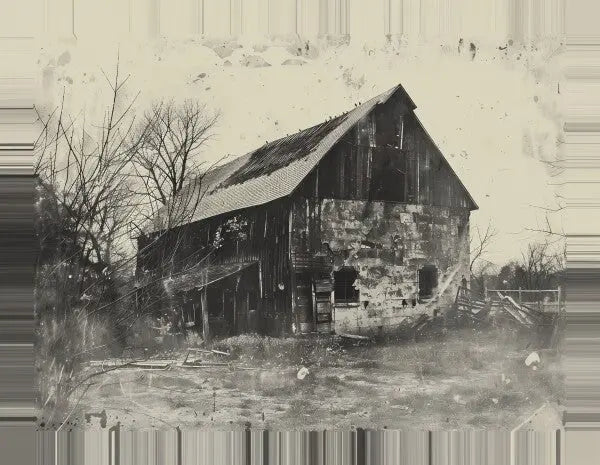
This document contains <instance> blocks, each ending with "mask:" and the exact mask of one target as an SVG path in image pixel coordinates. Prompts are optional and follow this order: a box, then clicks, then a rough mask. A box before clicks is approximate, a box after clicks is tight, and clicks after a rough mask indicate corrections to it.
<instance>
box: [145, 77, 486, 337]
mask: <svg viewBox="0 0 600 465" xmlns="http://www.w3.org/2000/svg"><path fill="white" fill-rule="evenodd" d="M415 108H416V105H415V104H414V102H413V101H412V99H411V98H410V96H409V95H408V94H407V92H406V91H405V89H404V88H403V87H402V86H401V85H398V86H396V87H394V88H392V89H389V90H388V91H386V92H384V93H382V94H380V95H378V96H376V97H374V98H372V99H371V100H369V101H367V102H365V103H362V104H360V105H357V106H355V107H354V108H353V109H352V110H350V111H348V112H346V113H343V114H342V115H340V116H337V117H335V118H330V119H329V120H327V121H325V122H323V123H321V124H318V125H316V126H313V127H310V128H308V129H305V130H302V131H299V132H298V133H295V134H292V135H288V136H286V137H284V138H281V139H278V140H276V141H273V142H268V143H266V144H265V145H263V146H262V147H260V148H257V149H256V150H254V151H252V152H250V153H248V154H246V155H243V156H241V157H239V158H236V159H233V160H232V161H230V162H228V163H224V164H221V165H219V166H217V167H215V168H214V169H212V170H210V171H208V172H207V173H206V174H205V175H204V176H202V177H201V178H199V179H198V180H196V181H193V182H190V183H189V184H188V185H187V186H186V187H185V188H184V189H183V190H182V192H181V193H180V195H179V196H178V198H176V199H173V200H172V202H171V207H170V208H166V209H165V211H164V212H162V214H161V215H158V216H157V219H156V220H155V221H154V222H153V226H152V227H151V228H150V229H149V230H148V231H147V234H144V235H143V236H141V237H139V238H138V248H139V253H138V257H139V258H138V263H137V274H138V277H139V279H140V282H143V279H144V277H145V276H154V278H153V280H154V282H159V283H160V285H161V286H162V289H163V290H164V292H163V294H162V297H157V298H155V299H154V300H153V304H154V305H157V306H158V307H160V308H163V309H164V308H166V307H168V308H172V309H175V311H176V312H178V313H180V314H181V319H182V321H183V322H184V323H185V326H186V327H188V328H195V329H197V330H198V331H201V332H202V333H203V334H204V336H205V337H207V338H208V337H212V336H215V335H217V336H223V335H235V334H240V333H246V332H254V333H259V334H268V335H292V334H306V333H332V332H354V333H370V332H373V331H381V330H382V329H386V328H393V327H394V325H397V324H400V322H401V321H402V320H404V319H405V318H406V317H408V316H414V315H416V314H419V313H423V312H427V313H430V312H432V311H434V309H436V308H442V309H443V308H444V306H446V305H447V304H448V303H449V301H450V300H452V299H454V296H455V293H456V290H457V287H458V285H459V284H460V282H461V280H462V279H463V278H464V277H468V267H469V217H470V212H471V211H472V210H475V209H477V205H476V203H475V201H474V200H473V198H472V197H471V195H470V194H469V192H468V191H467V189H466V188H465V186H464V185H463V183H462V182H461V180H460V179H459V178H458V176H457V175H456V173H455V172H454V171H453V169H452V168H451V166H450V164H449V163H448V162H447V160H446V159H445V157H444V155H443V154H442V153H441V152H440V150H439V149H438V147H437V146H436V144H435V142H434V141H433V140H432V139H431V137H430V136H429V134H428V133H427V131H426V130H425V128H424V127H423V125H422V124H421V122H420V121H419V119H418V118H417V116H416V114H415V112H414V110H415ZM165 261H168V263H169V266H165ZM159 268H160V269H161V271H160V272H159V273H158V274H159V277H158V279H157V278H156V270H157V269H159ZM143 287H146V288H147V285H146V284H144V285H143Z"/></svg>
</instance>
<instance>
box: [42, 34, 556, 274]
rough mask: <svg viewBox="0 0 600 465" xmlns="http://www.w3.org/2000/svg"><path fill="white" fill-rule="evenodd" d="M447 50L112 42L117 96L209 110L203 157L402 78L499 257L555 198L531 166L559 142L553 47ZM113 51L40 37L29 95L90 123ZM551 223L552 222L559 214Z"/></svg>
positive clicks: (257, 141)
mask: <svg viewBox="0 0 600 465" xmlns="http://www.w3.org/2000/svg"><path fill="white" fill-rule="evenodd" d="M209 45H210V44H209ZM457 45H458V44H451V45H450V44H449V45H447V46H444V47H441V46H439V45H435V46H434V45H430V46H420V47H400V46H387V47H382V46H381V44H378V45H377V46H374V45H370V46H364V44H362V43H361V44H358V43H356V42H353V43H352V44H350V45H341V46H325V45H324V44H317V45H315V44H309V50H308V52H307V51H306V48H305V47H304V49H303V55H304V56H302V57H297V56H295V52H296V50H297V47H296V46H295V45H290V44H289V43H279V44H278V43H266V42H262V43H257V42H252V43H251V42H248V43H240V47H239V48H236V47H230V46H226V47H220V48H218V47H215V46H207V44H203V43H202V42H200V41H199V40H198V41H191V40H185V41H183V40H181V41H176V40H171V41H167V40H164V39H163V40H161V41H159V42H147V41H146V42H140V43H134V42H131V41H130V42H127V43H124V44H120V45H119V47H118V49H119V53H120V56H121V58H120V61H121V68H122V72H123V73H128V74H131V78H130V80H129V82H128V92H129V93H130V94H131V95H133V94H135V93H137V92H138V91H139V92H140V95H139V97H138V105H137V107H136V108H137V111H138V112H141V111H142V110H143V107H144V106H146V105H148V104H149V103H150V102H151V101H153V100H155V99H161V98H167V99H168V98H175V99H183V98H187V97H193V98H197V99H199V100H201V101H203V102H206V104H207V105H208V106H209V107H210V108H212V109H215V110H219V111H220V113H221V118H220V121H219V124H218V127H217V135H216V137H215V139H214V140H213V141H212V143H211V145H210V147H208V148H207V150H206V151H205V153H204V155H205V156H206V158H207V159H212V160H215V159H219V158H221V157H222V156H224V155H227V154H231V155H232V156H235V155H241V154H243V153H245V152H247V151H250V150H252V149H253V148H256V147H257V146H260V145H262V144H263V143H264V142H265V141H267V140H268V141H271V140H274V139H276V138H278V137H282V136H285V135H286V134H288V133H292V132H296V131H298V130H299V129H302V128H305V127H308V126H310V125H313V124H316V123H318V122H320V121H323V120H325V119H327V118H329V116H333V115H336V114H340V113H341V112H343V111H346V110H349V109H351V108H353V107H354V104H355V103H358V102H364V101H366V100H368V99H369V98H371V97H373V96H375V95H376V94H378V93H380V92H383V91H385V90H387V89H388V88H390V87H392V86H394V85H396V84H398V83H401V84H403V85H404V86H405V88H406V89H407V91H408V92H409V94H410V95H411V97H412V98H413V100H414V101H415V103H416V105H417V110H416V111H417V115H418V116H419V118H420V119H421V121H422V122H423V124H424V126H425V128H426V129H427V130H428V131H429V133H430V134H431V136H432V137H433V139H434V140H435V142H436V143H437V144H438V146H439V147H440V148H441V150H442V152H443V153H444V154H445V156H446V158H447V159H448V161H449V162H450V164H451V165H452V166H453V168H454V169H455V170H456V172H457V173H458V175H459V176H460V177H461V179H462V181H463V183H464V184H465V185H466V186H467V188H468V189H469V191H470V192H471V194H472V196H473V197H474V199H475V201H476V202H477V203H478V205H479V208H480V209H479V211H477V212H474V213H473V216H472V230H474V229H475V228H477V227H479V228H483V229H485V227H486V226H487V224H488V222H489V221H491V222H492V223H493V225H494V227H495V228H496V229H497V230H498V232H499V234H498V236H497V238H496V240H495V242H494V243H493V245H492V247H491V249H490V253H489V256H488V259H489V260H490V261H492V262H494V263H497V264H503V263H505V262H506V261H507V260H509V259H512V258H516V257H518V256H519V255H520V253H521V250H522V248H523V247H524V246H526V244H527V243H528V242H529V241H531V240H539V239H542V236H540V235H539V234H534V233H532V232H528V231H526V229H527V228H530V229H536V228H538V227H540V226H544V224H545V212H544V210H543V209H542V208H553V207H555V205H556V201H555V196H554V194H555V189H556V187H555V186H554V185H553V184H555V183H556V182H557V179H555V178H554V177H552V176H551V175H550V173H549V171H548V169H547V165H546V164H545V163H544V161H548V160H552V159H553V157H555V156H556V154H557V150H558V149H559V148H560V145H559V144H558V142H557V141H558V139H559V137H560V123H559V118H560V106H559V103H558V97H559V95H558V82H559V79H560V76H559V75H558V72H557V71H556V69H557V67H556V64H555V63H554V58H553V55H552V50H553V48H552V47H553V46H552V44H548V46H547V47H546V48H543V47H540V49H539V50H535V51H529V52H527V53H525V52H524V51H523V50H522V49H516V48H514V47H513V48H511V47H508V48H507V49H506V50H499V49H498V47H497V45H496V44H491V43H490V44H487V45H486V44H482V43H481V42H479V43H478V48H477V50H476V52H475V57H474V58H473V57H472V54H471V51H470V50H469V46H468V44H465V47H464V48H463V50H462V51H461V52H460V53H459V50H458V48H457ZM65 52H66V53H65ZM116 55H117V46H116V45H114V44H113V45H107V44H106V43H98V42H96V43H93V44H85V43H80V44H78V45H73V44H70V45H69V44H66V43H56V44H54V45H51V46H47V47H46V48H45V49H44V50H42V53H41V55H40V61H39V66H40V71H41V72H40V89H41V92H40V95H39V98H38V102H43V103H45V104H46V105H50V106H51V105H55V104H56V103H57V102H58V99H59V97H60V96H61V95H62V92H63V90H64V92H65V95H66V102H67V105H68V108H69V109H70V111H71V112H72V113H73V114H77V113H78V112H80V111H85V114H86V118H88V120H90V118H93V117H94V115H97V114H98V112H99V111H101V110H102V108H103V107H104V105H106V102H107V100H106V97H107V93H106V91H107V89H108V88H107V85H106V81H105V79H104V77H103V74H102V72H101V69H103V70H104V71H105V72H106V73H107V74H108V75H111V73H112V72H113V70H114V66H115V62H116ZM286 60H293V61H292V62H289V61H288V62H287V63H288V64H283V63H284V62H286ZM300 60H301V62H302V64H299V63H300ZM267 63H268V64H269V65H270V66H261V65H265V64H267ZM540 207H542V208H540ZM552 224H553V227H554V228H556V229H558V228H560V224H559V222H558V219H552Z"/></svg>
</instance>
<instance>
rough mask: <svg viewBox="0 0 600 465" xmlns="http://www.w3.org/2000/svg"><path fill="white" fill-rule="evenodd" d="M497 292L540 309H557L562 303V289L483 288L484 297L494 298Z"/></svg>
mask: <svg viewBox="0 0 600 465" xmlns="http://www.w3.org/2000/svg"><path fill="white" fill-rule="evenodd" d="M498 293H501V294H502V295H505V296H510V297H512V298H513V299H514V300H515V301H516V302H517V303H519V304H523V305H527V306H534V307H537V308H538V309H540V310H546V311H554V310H556V311H558V310H559V309H560V308H561V307H562V305H563V304H564V296H563V293H562V289H561V287H560V286H558V287H557V288H556V289H523V288H519V289H487V288H486V289H485V293H484V294H485V298H486V300H487V299H491V300H495V299H497V298H498Z"/></svg>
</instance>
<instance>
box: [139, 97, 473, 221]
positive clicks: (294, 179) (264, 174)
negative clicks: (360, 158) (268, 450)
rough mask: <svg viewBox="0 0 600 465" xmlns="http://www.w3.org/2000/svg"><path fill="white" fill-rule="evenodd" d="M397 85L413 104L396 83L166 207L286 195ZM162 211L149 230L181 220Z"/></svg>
mask: <svg viewBox="0 0 600 465" xmlns="http://www.w3.org/2000/svg"><path fill="white" fill-rule="evenodd" d="M398 90H401V91H402V92H403V93H404V94H405V96H406V97H407V99H408V100H409V102H410V103H411V105H412V106H413V108H416V105H414V103H413V102H412V100H411V99H410V97H409V96H408V94H407V93H406V91H405V90H404V88H403V87H402V86H401V85H397V86H395V87H393V88H391V89H389V90H387V91H386V92H383V93H382V94H379V95H377V96H376V97H374V98H372V99H371V100H368V101H367V102H365V103H363V104H361V105H359V106H357V107H356V108H354V109H352V110H351V111H349V112H347V113H344V114H342V115H340V116H338V117H336V118H333V119H330V120H328V121H325V122H323V123H321V124H317V125H316V126H313V127H310V128H308V129H305V130H303V131H300V132H297V133H295V134H292V135H289V136H286V137H283V138H281V139H278V140H276V141H274V142H269V143H267V144H265V145H263V146H262V147H260V148H258V149H256V150H254V151H252V152H250V153H248V154H246V155H242V156H240V157H238V158H235V159H234V160H232V161H230V162H228V163H225V164H222V165H220V166H217V167H215V168H214V169H212V170H210V171H209V172H208V173H206V175H205V176H204V177H203V178H202V180H201V182H200V183H196V182H191V183H189V184H188V185H187V186H186V187H184V189H183V190H182V191H181V192H180V193H179V195H178V196H177V198H176V199H173V200H172V201H171V205H170V208H169V209H168V210H170V211H175V210H177V208H176V205H177V203H178V202H179V204H181V205H184V207H181V208H180V209H182V210H183V209H185V205H193V211H190V212H189V213H190V214H186V215H183V216H185V218H186V220H185V221H182V222H183V223H191V222H195V221H199V220H203V219H206V218H210V217H213V216H217V215H221V214H223V213H227V212H232V211H236V210H241V209H244V208H249V207H254V206H257V205H263V204H266V203H268V202H271V201H273V200H276V199H279V198H282V197H286V196H288V195H290V194H291V193H292V192H293V191H294V189H296V187H297V186H298V185H299V184H300V183H301V182H302V180H303V179H304V178H305V177H306V176H307V175H308V174H309V173H310V172H311V171H312V169H313V168H314V167H315V166H316V165H317V164H318V163H319V162H320V161H321V159H322V158H323V157H324V156H325V154H327V152H328V151H329V150H330V149H331V148H332V147H333V146H334V145H335V144H336V142H338V141H339V140H340V138H341V137H342V136H344V134H346V133H347V132H348V131H349V130H350V129H351V128H352V127H353V126H354V125H355V124H356V123H358V122H359V121H360V120H361V119H362V118H363V117H365V116H366V115H368V114H369V113H370V112H371V111H372V110H373V109H374V108H375V106H377V105H379V104H383V103H385V102H386V101H387V100H388V99H389V98H390V97H391V96H392V95H393V94H394V93H396V91H398ZM459 182H460V180H459ZM463 187H464V186H463ZM465 191H466V189H465ZM467 194H468V192H467ZM473 203H474V202H473ZM166 210H167V209H163V211H162V212H159V215H158V216H157V218H155V221H154V222H153V224H152V226H151V227H150V228H148V231H147V232H151V231H158V230H162V229H164V228H166V227H167V224H168V227H175V226H178V225H179V223H181V221H180V222H178V221H175V222H173V221H166V216H167V214H166ZM170 216H171V217H173V215H170Z"/></svg>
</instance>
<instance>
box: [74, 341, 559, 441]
mask: <svg viewBox="0 0 600 465" xmlns="http://www.w3.org/2000/svg"><path fill="white" fill-rule="evenodd" d="M216 348H218V349H220V350H223V351H227V352H229V353H230V355H228V356H227V355H218V354H209V353H206V352H196V353H192V354H190V356H189V357H188V361H190V360H193V359H196V360H197V361H198V363H199V364H200V363H202V364H203V365H202V367H193V368H192V367H184V366H177V364H173V365H171V366H170V367H169V368H167V369H143V368H133V367H128V368H120V369H116V370H114V371H110V372H108V373H105V374H102V375H99V376H95V377H93V378H92V379H91V382H92V383H93V384H91V385H90V386H89V387H88V388H87V391H85V393H84V394H83V395H82V391H81V390H80V391H79V392H78V393H77V395H75V396H73V397H74V399H73V405H72V407H71V408H72V411H73V414H72V415H71V416H70V418H69V422H68V423H67V424H66V426H67V427H68V428H72V427H98V426H99V425H100V423H102V426H106V427H111V426H113V425H115V424H117V423H120V426H121V428H124V429H127V428H136V429H137V428H146V427H148V428H150V427H153V428H162V427H165V428H166V427H173V428H174V427H177V426H180V427H182V428H203V427H206V428H216V429H234V428H249V427H250V428H258V429H262V428H268V429H284V430H290V429H292V430H293V429H348V428H359V427H361V428H375V429H381V428H390V429H399V428H418V429H421V428H424V429H455V428H458V429H460V428H486V427H487V428H489V427H493V428H509V429H512V428H514V427H515V426H517V425H519V424H520V423H522V422H523V421H524V419H526V418H527V417H528V416H530V415H531V414H532V413H533V412H534V411H536V410H537V409H539V408H540V406H542V405H544V403H547V405H548V406H549V407H550V410H551V412H554V411H558V410H559V409H560V405H561V404H562V399H563V379H562V376H561V371H562V370H561V368H560V357H559V352H560V351H559V350H556V351H550V350H536V349H535V344H534V343H532V341H531V340H530V339H529V338H528V337H527V336H525V337H524V336H523V335H517V334H515V333H513V332H508V331H500V330H497V329H493V330H489V329H488V330H480V329H478V330H473V329H463V330H456V331H451V332H448V333H447V334H446V335H443V336H441V337H439V336H438V337H436V338H435V339H429V340H424V341H420V342H400V341H396V342H394V341H388V342H385V343H384V342H379V343H370V344H367V345H364V344H363V345H354V344H351V343H347V342H345V343H344V342H341V341H340V340H339V339H327V340H302V339H292V338H290V339H276V338H263V337H258V336H238V337H235V338H230V339H226V340H224V341H221V342H219V343H217V344H216ZM534 350H536V352H537V353H538V355H539V358H540V363H539V364H532V365H531V366H526V364H525V360H526V358H527V356H528V355H529V354H531V352H532V351H534ZM186 353H187V351H186V350H185V349H180V350H177V351H173V352H171V353H163V354H159V355H157V356H156V357H155V359H157V360H158V359H165V360H176V361H178V362H181V361H182V360H183V359H184V358H185V357H186ZM212 363H221V364H222V365H218V366H207V365H209V364H212ZM534 366H535V369H534V368H533V367H534ZM302 367H305V368H306V369H307V370H308V374H307V375H306V377H305V378H304V379H299V378H298V371H299V370H300V369H301V368H302ZM99 369H100V367H98V366H94V367H90V368H88V370H90V373H92V372H93V371H94V370H99ZM303 371H304V370H303ZM103 410H105V412H106V423H104V422H103V421H101V420H99V419H98V418H99V417H97V416H95V415H93V414H97V413H101V412H102V411H103ZM86 414H88V417H87V419H86ZM89 414H92V415H91V416H90V415H89ZM546 416H547V417H548V419H547V420H545V421H544V425H543V426H546V427H547V426H553V427H558V426H559V425H556V424H555V425H546V424H545V423H547V422H554V423H557V422H558V421H559V420H558V418H559V416H558V414H556V415H554V414H550V415H546ZM540 426H542V425H540Z"/></svg>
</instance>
